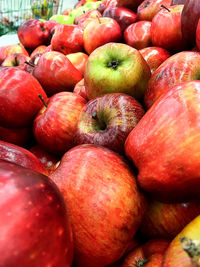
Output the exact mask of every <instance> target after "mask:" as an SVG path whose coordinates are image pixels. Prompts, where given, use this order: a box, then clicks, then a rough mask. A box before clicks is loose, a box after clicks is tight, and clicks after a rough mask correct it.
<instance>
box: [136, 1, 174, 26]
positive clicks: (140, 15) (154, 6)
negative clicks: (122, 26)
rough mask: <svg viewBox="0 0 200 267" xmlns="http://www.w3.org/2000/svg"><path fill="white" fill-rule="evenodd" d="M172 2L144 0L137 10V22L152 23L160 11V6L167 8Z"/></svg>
mask: <svg viewBox="0 0 200 267" xmlns="http://www.w3.org/2000/svg"><path fill="white" fill-rule="evenodd" d="M171 1H172V0H144V1H143V2H142V3H141V4H140V5H139V6H138V8H137V20H149V21H152V19H153V17H154V16H155V15H156V14H157V13H158V12H159V11H160V10H161V8H162V7H161V5H164V6H166V7H169V6H170V5H171Z"/></svg>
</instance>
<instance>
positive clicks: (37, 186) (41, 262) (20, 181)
mask: <svg viewBox="0 0 200 267" xmlns="http://www.w3.org/2000/svg"><path fill="white" fill-rule="evenodd" d="M0 180H1V190H0V228H1V235H0V236H1V242H0V253H1V258H0V266H15V267H21V266H31V267H38V266H52V267H58V266H66V267H70V266H71V264H72V258H73V239H72V231H71V226H70V223H69V218H68V215H67V209H66V206H65V202H64V199H63V196H62V194H61V193H60V191H59V190H58V188H57V186H56V185H55V184H54V183H53V182H52V181H51V180H50V179H49V178H48V177H47V176H45V175H42V174H40V173H37V172H35V171H33V170H30V169H27V168H23V167H21V166H18V165H16V164H13V163H10V162H6V161H3V160H0Z"/></svg>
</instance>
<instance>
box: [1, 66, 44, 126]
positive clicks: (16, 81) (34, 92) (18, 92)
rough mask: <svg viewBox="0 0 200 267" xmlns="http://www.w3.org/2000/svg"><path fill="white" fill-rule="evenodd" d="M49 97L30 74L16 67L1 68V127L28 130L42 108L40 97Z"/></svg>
mask: <svg viewBox="0 0 200 267" xmlns="http://www.w3.org/2000/svg"><path fill="white" fill-rule="evenodd" d="M39 94H41V95H42V96H43V98H44V99H45V100H46V99H47V96H46V93H45V92H44V90H43V88H42V87H41V85H40V84H39V82H38V81H37V80H36V79H35V78H34V77H33V76H32V75H31V74H29V73H28V72H26V71H23V70H20V69H18V68H15V67H2V68H0V125H1V126H3V127H7V128H26V127H29V126H30V125H32V121H33V119H34V117H35V115H36V113H37V112H38V111H39V109H40V108H41V106H42V102H41V100H40V99H39V98H38V95H39Z"/></svg>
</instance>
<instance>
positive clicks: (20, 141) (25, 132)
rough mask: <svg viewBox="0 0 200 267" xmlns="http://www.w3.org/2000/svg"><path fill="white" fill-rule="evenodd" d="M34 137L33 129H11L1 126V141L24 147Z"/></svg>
mask: <svg viewBox="0 0 200 267" xmlns="http://www.w3.org/2000/svg"><path fill="white" fill-rule="evenodd" d="M31 137H32V130H31V128H30V127H29V128H19V129H13V128H12V129H11V128H6V127H2V126H0V140H1V141H5V142H8V143H12V144H15V145H18V146H23V145H25V144H26V143H27V141H29V140H30V139H31Z"/></svg>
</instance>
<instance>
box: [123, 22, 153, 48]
mask: <svg viewBox="0 0 200 267" xmlns="http://www.w3.org/2000/svg"><path fill="white" fill-rule="evenodd" d="M124 40H125V43H126V44H127V45H130V46H132V47H134V48H136V49H138V50H139V49H142V48H145V47H149V46H151V22H150V21H138V22H135V23H133V24H131V25H129V26H128V27H127V28H126V29H125V31H124Z"/></svg>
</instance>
